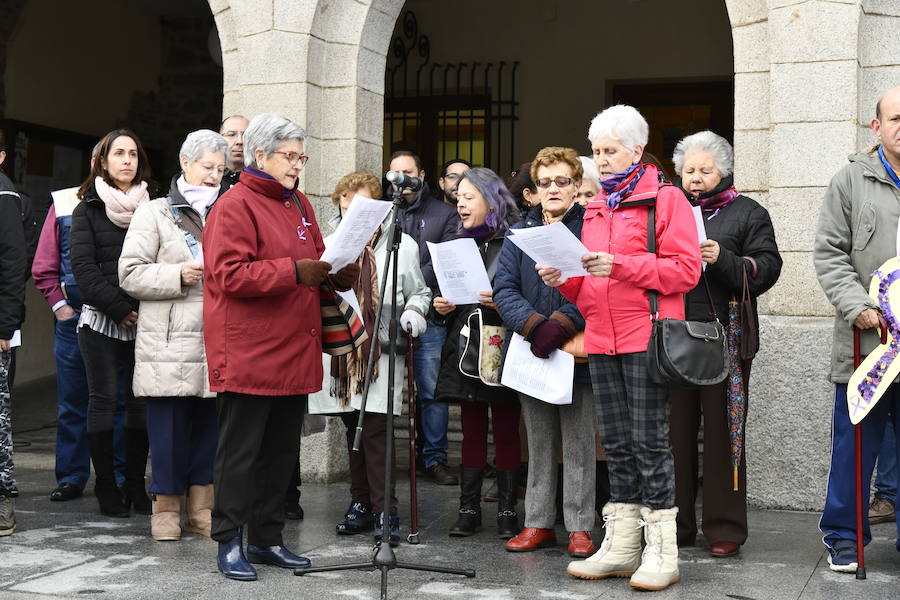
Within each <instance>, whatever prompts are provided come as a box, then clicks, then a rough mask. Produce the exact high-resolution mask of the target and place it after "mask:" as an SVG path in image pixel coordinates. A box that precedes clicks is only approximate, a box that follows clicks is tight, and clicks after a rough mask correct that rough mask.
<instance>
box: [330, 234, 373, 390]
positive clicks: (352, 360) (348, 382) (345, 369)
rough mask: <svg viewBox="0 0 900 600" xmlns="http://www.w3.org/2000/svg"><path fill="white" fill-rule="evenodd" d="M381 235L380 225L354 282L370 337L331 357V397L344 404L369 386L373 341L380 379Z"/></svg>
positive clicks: (365, 253) (364, 255)
mask: <svg viewBox="0 0 900 600" xmlns="http://www.w3.org/2000/svg"><path fill="white" fill-rule="evenodd" d="M380 238H381V227H379V228H378V229H377V230H376V231H375V233H374V235H372V239H370V240H369V243H368V244H366V247H365V249H363V251H362V254H360V255H359V259H357V262H358V264H359V267H360V271H359V279H358V280H357V281H356V283H354V284H353V286H352V288H353V291H354V293H355V294H356V299H357V300H358V301H359V308H360V310H362V314H361V315H360V317H361V318H362V320H363V325H364V326H365V328H366V331H368V332H369V338H368V339H367V340H366V341H365V342H363V344H362V345H361V346H359V347H358V348H356V349H354V350H353V352H351V353H349V354H345V355H343V356H332V357H331V367H330V371H331V387H330V392H331V395H332V397H334V398H337V399H338V400H339V401H340V404H341V406H347V404H348V403H349V402H350V396H351V395H352V394H362V392H363V390H364V389H365V385H366V369H367V367H368V365H369V352H370V351H371V349H372V344H375V356H374V358H373V360H374V362H375V370H374V372H373V373H372V381H373V382H374V381H375V380H376V379H378V360H379V359H380V358H381V339H380V335H379V333H378V329H379V327H378V323H376V318H377V317H378V313H377V301H378V292H379V289H378V269H377V268H376V263H375V246H376V245H378V240H379V239H380Z"/></svg>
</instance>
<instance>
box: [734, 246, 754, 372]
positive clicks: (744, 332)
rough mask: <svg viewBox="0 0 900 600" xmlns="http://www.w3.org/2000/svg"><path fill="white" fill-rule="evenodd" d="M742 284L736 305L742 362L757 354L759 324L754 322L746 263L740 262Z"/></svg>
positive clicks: (751, 358)
mask: <svg viewBox="0 0 900 600" xmlns="http://www.w3.org/2000/svg"><path fill="white" fill-rule="evenodd" d="M742 262H743V263H744V264H743V269H742V270H743V272H744V273H743V275H744V284H743V289H742V290H741V300H740V302H739V303H738V315H739V316H738V318H739V319H740V324H741V344H740V353H741V359H742V360H753V357H755V356H756V353H757V352H759V324H758V323H757V322H756V311H755V310H754V309H753V298H752V296H751V295H750V282H749V281H748V277H747V261H746V260H745V261H742Z"/></svg>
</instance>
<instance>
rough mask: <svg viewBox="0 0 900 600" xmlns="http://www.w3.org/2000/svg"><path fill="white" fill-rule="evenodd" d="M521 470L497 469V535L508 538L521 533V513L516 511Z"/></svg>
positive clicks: (502, 538) (504, 538)
mask: <svg viewBox="0 0 900 600" xmlns="http://www.w3.org/2000/svg"><path fill="white" fill-rule="evenodd" d="M518 480H519V470H518V469H514V470H504V469H497V491H498V496H499V498H500V500H499V502H500V504H499V505H498V506H497V535H498V536H499V537H500V539H501V540H508V539H511V538H514V537H516V536H517V535H519V513H517V512H516V502H517V500H518V499H517V492H518Z"/></svg>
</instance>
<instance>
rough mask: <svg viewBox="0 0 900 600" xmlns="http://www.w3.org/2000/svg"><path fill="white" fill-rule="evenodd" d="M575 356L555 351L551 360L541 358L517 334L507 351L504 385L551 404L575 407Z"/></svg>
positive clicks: (514, 335)
mask: <svg viewBox="0 0 900 600" xmlns="http://www.w3.org/2000/svg"><path fill="white" fill-rule="evenodd" d="M574 376H575V357H574V356H572V355H571V354H569V353H568V352H563V351H562V350H554V351H553V352H552V353H551V354H550V358H538V357H536V356H535V355H534V354H532V352H531V345H530V344H529V343H528V341H526V340H525V338H523V337H522V336H521V335H519V334H518V333H514V334H513V336H512V339H511V340H510V342H509V348H507V350H506V359H505V360H504V362H503V375H502V376H501V379H500V383H502V384H503V385H505V386H506V387H508V388H512V389H514V390H516V391H517V392H522V393H523V394H527V395H529V396H531V397H533V398H537V399H538V400H543V401H544V402H549V403H550V404H571V403H572V387H573V380H574Z"/></svg>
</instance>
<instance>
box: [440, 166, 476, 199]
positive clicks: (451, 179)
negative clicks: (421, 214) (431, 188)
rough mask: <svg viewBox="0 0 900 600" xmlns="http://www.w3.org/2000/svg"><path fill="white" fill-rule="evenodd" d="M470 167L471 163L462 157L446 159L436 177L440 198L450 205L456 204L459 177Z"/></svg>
mask: <svg viewBox="0 0 900 600" xmlns="http://www.w3.org/2000/svg"><path fill="white" fill-rule="evenodd" d="M471 168H472V163H470V162H469V161H467V160H463V159H462V158H453V159H450V160H448V161H447V162H445V163H444V164H443V166H442V167H441V174H440V176H439V177H438V185H439V186H440V188H441V192H442V194H443V196H442V198H441V199H442V200H443V201H444V202H446V203H447V204H449V205H450V206H456V188H457V187H459V178H460V177H462V174H463V173H465V172H466V171H468V170H469V169H471Z"/></svg>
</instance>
